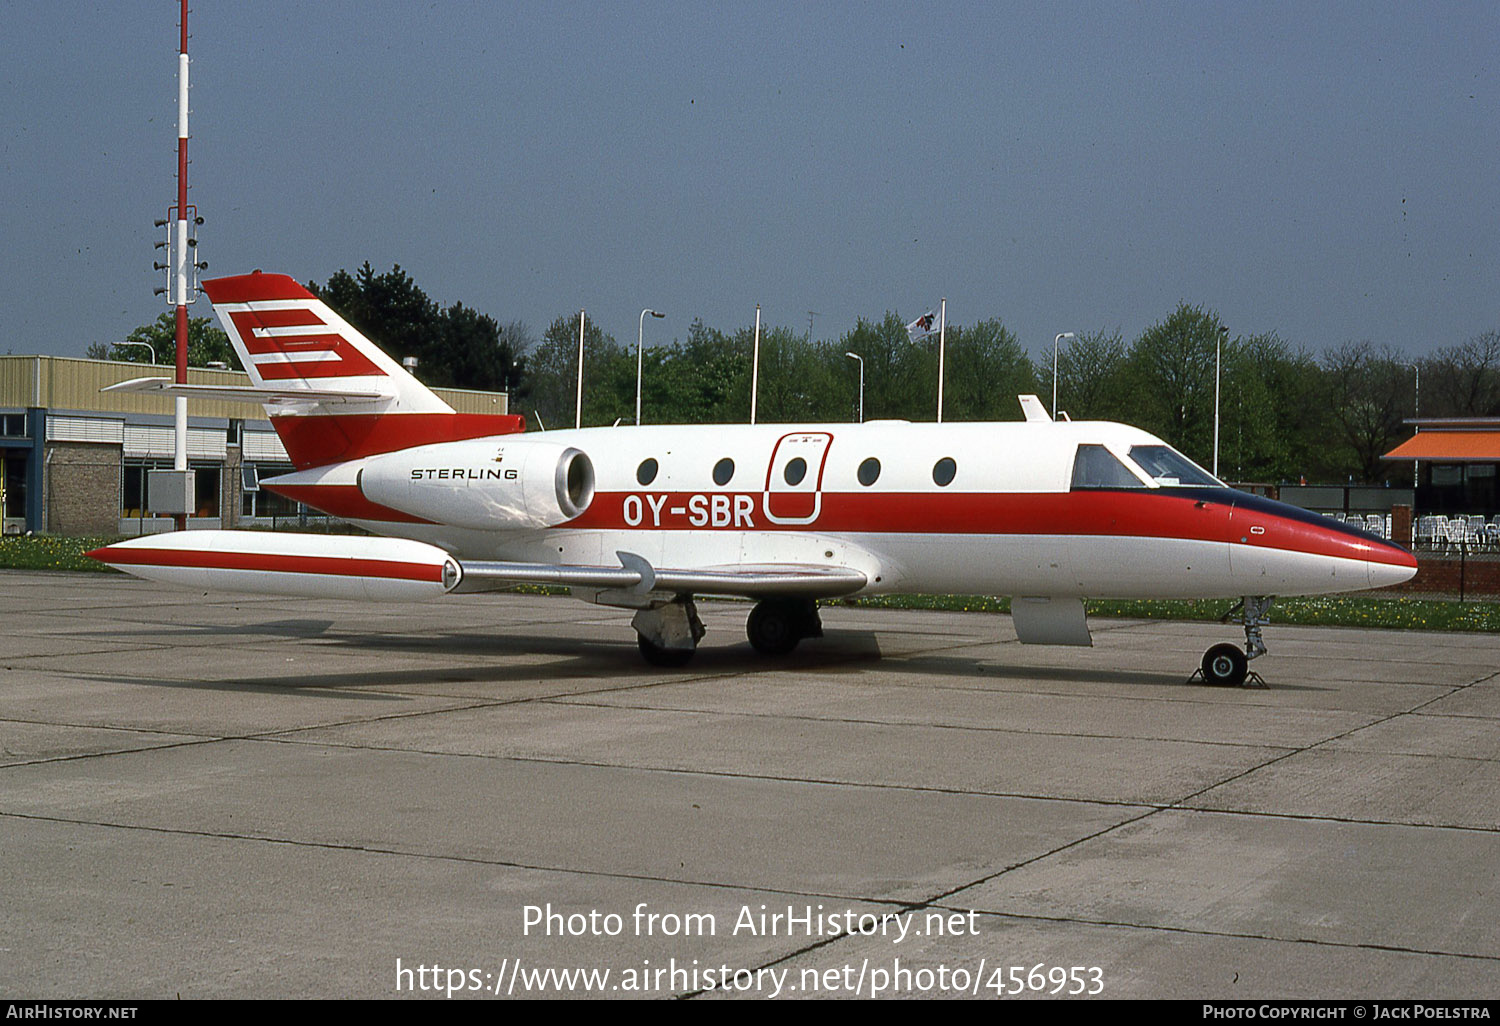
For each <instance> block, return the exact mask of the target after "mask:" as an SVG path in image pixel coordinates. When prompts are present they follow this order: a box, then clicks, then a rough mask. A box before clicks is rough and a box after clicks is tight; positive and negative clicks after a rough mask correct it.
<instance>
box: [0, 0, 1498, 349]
mask: <svg viewBox="0 0 1500 1026" xmlns="http://www.w3.org/2000/svg"><path fill="white" fill-rule="evenodd" d="M177 7H178V5H177V3H176V2H174V0H153V2H150V3H146V2H131V3H117V2H109V3H98V4H95V3H73V2H67V0H47V2H42V0H23V2H14V0H0V14H3V17H0V24H3V29H4V30H3V32H0V60H3V70H0V81H3V83H4V85H3V100H4V103H3V105H0V109H3V114H0V117H3V118H4V129H3V156H0V166H3V179H0V180H3V193H0V197H3V204H0V210H3V213H0V217H3V219H4V222H3V223H4V232H5V245H4V247H3V256H0V261H3V263H0V282H3V285H0V288H3V290H4V294H3V302H0V349H3V350H7V351H11V352H15V353H34V352H42V353H54V354H62V355H70V354H71V355H82V353H83V350H84V347H85V346H86V345H88V343H90V342H94V341H101V340H103V341H108V340H113V339H118V338H121V337H123V336H124V335H125V334H126V333H128V332H129V331H130V329H131V328H133V327H135V326H136V325H137V324H140V323H143V322H146V321H149V320H152V319H153V318H155V316H156V315H157V314H158V313H159V312H161V310H163V309H165V307H164V306H163V305H162V304H161V301H160V300H159V299H157V298H156V297H153V295H152V289H153V288H154V287H156V286H157V285H159V284H161V281H160V278H159V275H157V274H155V273H154V272H152V271H151V263H152V260H153V257H154V256H155V254H154V253H153V250H152V244H153V243H154V242H155V241H156V240H157V239H158V238H160V237H161V236H160V234H159V233H158V232H157V231H156V230H155V229H153V228H152V226H151V225H152V221H153V220H154V219H156V218H158V217H161V216H163V215H164V213H165V210H166V208H167V206H168V205H169V204H170V203H171V202H172V201H173V200H174V199H175V196H176V192H175V189H176V186H175V183H174V179H173V176H174V172H175V167H176V156H175V154H176V90H177V86H176V57H175V52H176V48H177V29H176V21H177ZM189 28H190V30H191V32H192V40H191V43H190V51H191V53H192V56H193V60H194V63H193V70H192V107H193V115H192V121H191V131H192V140H191V143H190V147H189V152H190V156H191V158H192V166H191V170H190V172H189V179H190V182H191V184H192V192H191V195H190V201H191V202H193V203H195V204H196V205H197V206H198V208H199V211H200V213H202V214H203V215H204V216H205V217H206V218H207V221H208V223H207V224H206V225H205V226H204V227H203V228H202V229H201V232H200V236H201V239H202V253H203V256H204V257H205V258H206V259H208V260H209V262H210V264H211V269H210V276H215V275H220V274H237V273H242V272H245V271H249V270H251V269H254V268H257V267H258V268H263V269H265V270H267V271H281V272H285V273H289V274H292V275H295V276H296V277H297V278H299V279H300V280H304V281H306V280H308V279H312V280H316V281H319V282H321V281H324V280H326V279H327V278H328V276H329V275H331V274H332V273H334V272H335V271H337V270H338V269H340V268H349V269H351V270H352V269H354V268H356V267H358V265H359V264H361V263H362V262H363V261H366V260H368V261H370V263H371V264H372V265H374V267H375V268H376V269H377V270H382V271H383V270H387V269H389V268H390V266H391V265H392V264H394V263H399V264H400V265H401V266H402V267H404V268H405V269H407V270H408V271H409V272H410V273H411V274H412V275H413V277H414V278H415V279H416V281H417V283H418V284H419V285H420V286H421V287H422V288H423V289H425V290H426V291H427V293H428V294H429V295H430V296H431V297H432V298H433V299H435V300H437V301H439V302H440V303H443V304H445V305H446V304H448V303H452V302H454V301H462V302H464V303H465V304H467V305H469V306H473V307H476V308H478V309H480V310H481V311H483V312H485V313H488V314H491V315H492V316H494V317H496V318H497V319H498V320H500V321H501V322H505V321H510V320H522V321H525V322H527V323H528V324H529V325H530V326H531V328H532V330H533V332H534V333H535V334H538V335H540V333H541V332H542V331H543V330H544V329H545V328H546V326H547V325H548V324H549V323H550V322H551V321H552V320H553V319H554V318H555V317H557V316H559V315H563V314H568V313H572V312H576V311H577V310H578V309H579V308H580V307H582V308H586V309H587V310H588V312H589V317H590V319H591V320H594V321H597V322H598V323H599V324H601V325H602V326H603V328H604V329H605V330H606V331H608V332H610V333H612V334H613V335H614V336H615V337H616V338H617V339H619V340H621V341H622V342H625V341H629V342H632V343H633V341H634V337H635V333H634V332H632V331H631V330H630V329H631V328H634V327H636V325H637V318H638V316H639V314H640V311H641V308H642V307H645V306H653V307H656V308H657V309H660V310H663V311H665V312H666V313H667V314H668V315H669V316H668V319H667V320H665V321H652V322H651V323H650V324H649V325H648V327H647V333H648V341H649V340H651V339H655V340H658V341H666V340H669V339H671V338H673V337H681V336H683V335H685V334H686V331H687V328H688V325H689V324H690V323H691V321H692V320H693V318H695V317H699V318H702V319H703V320H704V321H705V322H706V323H707V324H709V325H711V326H714V327H718V328H721V329H724V330H734V329H736V328H738V327H741V326H746V325H749V324H751V323H753V320H754V307H755V304H756V303H757V302H758V303H760V304H762V307H763V309H764V317H765V320H766V322H767V323H769V324H780V325H788V326H791V327H793V328H795V329H796V330H798V331H799V332H800V331H804V330H806V328H807V325H808V311H817V317H816V318H815V319H814V321H813V335H814V337H815V338H836V337H837V336H838V335H839V334H841V333H843V332H844V331H847V330H848V329H849V328H851V327H852V326H853V324H854V322H855V319H856V318H857V317H860V316H864V317H869V318H874V319H878V318H879V317H881V316H882V315H883V314H884V313H885V311H887V310H895V311H897V312H899V313H900V314H901V316H902V317H903V318H905V319H907V320H910V319H912V318H914V317H916V316H918V315H919V314H921V313H923V312H925V311H926V309H928V308H929V307H934V306H936V304H937V301H938V299H939V297H941V296H946V297H947V298H948V312H949V319H950V320H951V321H957V322H960V323H972V322H974V321H976V320H979V319H984V318H992V317H994V318H999V319H1001V320H1003V321H1004V322H1005V323H1006V324H1007V325H1009V326H1010V327H1011V328H1012V330H1014V331H1015V332H1016V333H1017V335H1018V336H1019V337H1020V338H1021V340H1022V342H1023V344H1025V345H1026V346H1027V347H1028V349H1030V350H1031V351H1032V352H1034V353H1036V352H1040V351H1042V350H1043V349H1046V348H1047V347H1048V346H1050V343H1051V340H1052V336H1053V335H1054V334H1056V333H1057V332H1060V331H1081V330H1094V329H1098V328H1108V329H1114V328H1119V329H1120V330H1121V331H1122V332H1123V333H1124V334H1125V337H1126V338H1127V340H1129V339H1133V338H1134V337H1135V336H1136V335H1138V334H1139V333H1140V332H1141V331H1142V330H1143V329H1145V328H1146V327H1148V326H1149V325H1151V324H1152V323H1154V322H1156V321H1159V320H1161V319H1163V318H1165V317H1166V316H1167V315H1168V314H1170V313H1171V312H1172V310H1173V309H1175V307H1176V306H1177V304H1178V303H1179V302H1180V301H1184V300H1185V301H1187V302H1189V303H1192V304H1197V305H1202V306H1204V307H1207V308H1209V309H1213V310H1215V311H1217V312H1218V313H1219V315H1220V316H1221V317H1222V318H1223V319H1224V321H1225V322H1226V323H1227V324H1228V325H1229V326H1230V329H1231V331H1232V332H1233V333H1235V334H1254V333H1261V332H1271V331H1275V332H1277V333H1279V334H1280V335H1281V336H1282V337H1283V338H1285V339H1287V340H1289V341H1291V342H1294V343H1297V344H1301V345H1305V346H1307V347H1308V348H1310V349H1312V350H1314V351H1317V350H1321V349H1322V348H1323V347H1325V346H1327V345H1330V344H1338V343H1341V342H1344V341H1346V340H1351V339H1353V340H1359V339H1369V340H1371V341H1373V342H1375V343H1377V344H1382V345H1383V344H1390V345H1392V346H1396V347H1398V348H1401V349H1403V350H1406V351H1407V352H1410V353H1413V354H1420V353H1425V352H1427V351H1429V350H1431V349H1433V348H1436V347H1441V346H1447V345H1452V344H1455V343H1457V342H1460V341H1462V340H1464V339H1465V338H1467V337H1469V336H1471V335H1473V334H1476V333H1478V332H1480V331H1485V330H1492V329H1500V85H1497V83H1500V74H1497V72H1500V68H1497V67H1496V62H1497V55H1500V4H1497V3H1495V2H1494V0H1485V2H1481V3H1455V2H1444V3H1441V4H1422V3H1415V2H1413V3H1397V4H1390V3H1381V2H1372V0H1363V2H1359V3H1349V4H1344V3H1306V2H1295V3H1242V2H1212V3H1208V2H1192V3H1184V4H1165V3H1124V2H1112V3H1101V4H1084V3H1073V2H1067V0H1059V2H1047V3H1042V2H1033V3H1026V4H1004V3H996V2H987V3H975V4H957V3H954V4H950V3H924V4H912V3H893V4H886V3H837V4H835V3H826V2H817V0H810V2H803V3H787V4H779V3H762V2H748V3H706V2H699V3H681V4H678V3H656V2H614V3H602V4H585V3H572V2H563V0H548V2H528V3H516V2H505V3H500V2H492V3H455V2H446V0H439V2H420V3H416V2H394V0H360V2H349V3H340V2H317V3H306V2H298V3H290V2H280V0H256V2H254V3H244V2H229V0H197V3H196V4H195V5H194V9H193V12H192V14H191V15H190V19H189ZM208 313H209V308H208V304H207V302H206V300H205V301H201V302H200V303H198V304H197V305H195V306H194V307H193V314H194V315H195V316H204V315H207V314H208Z"/></svg>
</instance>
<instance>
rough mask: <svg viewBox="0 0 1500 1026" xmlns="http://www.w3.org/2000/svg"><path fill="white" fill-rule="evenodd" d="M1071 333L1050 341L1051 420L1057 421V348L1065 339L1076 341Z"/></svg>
mask: <svg viewBox="0 0 1500 1026" xmlns="http://www.w3.org/2000/svg"><path fill="white" fill-rule="evenodd" d="M1077 337H1078V336H1077V335H1075V334H1073V333H1072V332H1071V331H1064V332H1062V333H1061V334H1060V335H1058V336H1057V337H1056V338H1054V339H1053V340H1052V419H1053V420H1056V419H1057V346H1058V343H1059V342H1061V341H1062V340H1063V339H1065V338H1071V339H1076V338H1077Z"/></svg>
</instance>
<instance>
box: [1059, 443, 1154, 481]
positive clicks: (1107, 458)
mask: <svg viewBox="0 0 1500 1026" xmlns="http://www.w3.org/2000/svg"><path fill="white" fill-rule="evenodd" d="M1073 487H1074V488H1144V487H1146V486H1145V485H1144V484H1142V483H1141V479H1140V478H1138V477H1136V476H1135V475H1134V474H1132V473H1131V472H1130V471H1129V469H1127V468H1126V466H1125V464H1123V463H1121V462H1120V461H1119V460H1118V459H1117V458H1116V457H1115V455H1114V453H1112V452H1110V451H1109V450H1108V449H1106V448H1105V447H1104V446H1102V445H1080V446H1079V447H1078V455H1077V456H1075V457H1073Z"/></svg>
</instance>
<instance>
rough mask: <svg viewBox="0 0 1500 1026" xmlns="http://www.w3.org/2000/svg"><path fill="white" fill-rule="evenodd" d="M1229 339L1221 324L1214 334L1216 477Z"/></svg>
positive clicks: (1215, 475) (1217, 473) (1226, 330)
mask: <svg viewBox="0 0 1500 1026" xmlns="http://www.w3.org/2000/svg"><path fill="white" fill-rule="evenodd" d="M1228 339H1229V329H1228V328H1226V327H1224V326H1223V325H1220V326H1219V333H1218V334H1217V335H1215V336H1214V477H1218V476H1219V363H1220V361H1221V359H1222V351H1223V347H1224V343H1225V342H1226V341H1228Z"/></svg>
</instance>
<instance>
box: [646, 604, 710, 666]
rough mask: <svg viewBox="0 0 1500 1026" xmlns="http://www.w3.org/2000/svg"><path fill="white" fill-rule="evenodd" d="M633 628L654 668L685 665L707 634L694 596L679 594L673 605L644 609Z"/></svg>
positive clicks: (647, 660)
mask: <svg viewBox="0 0 1500 1026" xmlns="http://www.w3.org/2000/svg"><path fill="white" fill-rule="evenodd" d="M630 625H631V626H632V627H634V628H635V631H636V644H637V645H638V646H640V650H641V655H642V656H643V657H644V658H645V660H646V662H648V663H650V664H651V665H652V666H669V667H670V666H684V665H686V664H687V661H688V660H689V659H691V658H693V653H694V652H696V651H698V642H699V641H700V640H701V639H702V638H703V635H704V634H705V633H707V629H706V628H705V627H704V626H703V621H702V620H700V619H698V607H697V606H695V605H693V596H691V595H678V596H677V597H676V598H675V599H673V600H672V601H671V602H666V603H663V604H662V605H659V606H656V607H655V608H651V609H642V610H641V611H640V612H638V613H636V614H635V618H634V619H633V620H631V621H630Z"/></svg>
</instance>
